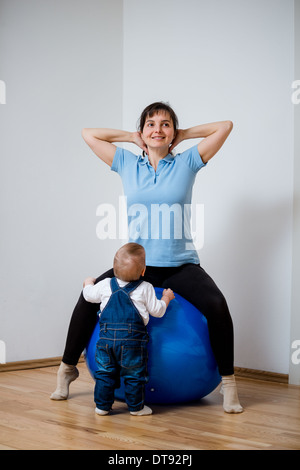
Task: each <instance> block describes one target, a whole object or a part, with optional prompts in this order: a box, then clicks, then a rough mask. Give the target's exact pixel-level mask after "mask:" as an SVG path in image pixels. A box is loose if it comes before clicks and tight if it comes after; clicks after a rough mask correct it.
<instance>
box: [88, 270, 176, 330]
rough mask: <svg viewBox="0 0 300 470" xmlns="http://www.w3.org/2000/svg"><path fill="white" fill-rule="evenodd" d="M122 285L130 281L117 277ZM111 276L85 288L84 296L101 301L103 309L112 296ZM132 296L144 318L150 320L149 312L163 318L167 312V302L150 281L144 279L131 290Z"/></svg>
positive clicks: (93, 300) (97, 301) (145, 320)
mask: <svg viewBox="0 0 300 470" xmlns="http://www.w3.org/2000/svg"><path fill="white" fill-rule="evenodd" d="M117 281H118V284H119V286H120V287H124V286H126V284H128V282H125V281H121V279H117ZM111 294H112V292H111V287H110V278H106V279H103V280H102V281H99V282H97V284H95V285H93V284H89V285H87V286H85V287H84V289H83V297H84V298H85V300H86V301H87V302H92V303H95V304H98V303H99V304H100V303H101V311H102V310H103V309H104V307H105V305H106V304H107V302H108V300H109V298H110V296H111ZM129 295H130V298H131V300H132V302H133V303H134V305H135V307H136V308H137V310H138V311H139V313H140V315H141V317H142V318H143V320H144V324H145V325H147V323H148V322H149V314H150V315H152V316H153V317H158V318H161V317H163V316H164V314H165V312H166V308H167V306H166V303H165V301H164V300H159V299H158V298H157V297H156V293H155V290H154V287H153V286H152V284H150V283H149V282H146V281H143V282H142V283H141V284H140V285H139V286H138V287H137V288H136V289H134V291H132V292H130V294H129Z"/></svg>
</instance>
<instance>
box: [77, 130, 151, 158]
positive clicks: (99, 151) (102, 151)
mask: <svg viewBox="0 0 300 470" xmlns="http://www.w3.org/2000/svg"><path fill="white" fill-rule="evenodd" d="M82 137H83V139H84V140H85V142H86V143H87V144H88V145H89V147H90V148H91V149H92V150H93V152H94V153H95V154H96V155H97V157H99V158H100V159H101V160H103V161H104V162H105V163H107V164H108V165H109V166H111V165H112V162H113V159H114V156H115V153H116V148H117V147H116V146H115V145H113V142H130V143H133V144H136V145H138V146H139V147H140V148H141V149H142V150H147V147H146V145H145V143H144V141H143V139H142V138H141V135H140V133H139V132H127V131H121V130H117V129H83V130H82Z"/></svg>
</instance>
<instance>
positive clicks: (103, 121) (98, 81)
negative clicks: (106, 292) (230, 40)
mask: <svg viewBox="0 0 300 470" xmlns="http://www.w3.org/2000/svg"><path fill="white" fill-rule="evenodd" d="M0 56H1V68H0V75H1V76H0V78H1V80H3V81H4V82H5V84H6V104H5V105H1V107H0V119H1V123H0V132H1V138H0V155H1V159H0V165H1V169H0V194H1V197H0V200H1V202H0V208H1V212H0V214H1V216H0V217H1V218H0V220H1V222H0V223H1V248H0V250H1V252H0V259H1V262H0V269H1V274H0V276H1V278H0V285H1V296H0V340H1V341H4V342H5V345H6V361H7V362H11V361H20V360H27V359H38V358H44V357H53V356H60V355H61V354H62V352H63V348H64V343H65V338H66V332H67V327H68V324H69V319H70V316H71V313H72V310H73V308H74V305H75V303H76V302H77V298H78V295H79V293H80V290H81V288H82V281H83V279H84V278H85V277H86V276H87V275H98V274H100V273H101V272H103V271H104V270H105V269H108V268H109V267H111V252H113V251H114V248H115V245H116V243H117V242H116V241H111V242H109V241H107V242H100V240H98V239H97V237H96V224H97V217H96V208H97V206H98V204H100V203H101V202H104V200H105V202H106V201H107V202H114V201H115V200H117V197H116V196H115V192H116V190H114V188H113V184H115V185H116V187H117V188H118V181H116V179H115V178H113V175H112V173H111V172H110V170H109V168H108V167H106V166H105V165H104V164H101V162H99V160H98V159H97V158H96V157H95V156H94V155H93V154H92V152H91V151H90V150H89V148H88V147H87V146H86V144H85V143H84V142H83V140H82V137H81V129H82V128H83V127H93V126H95V127H96V126H99V127H101V126H103V127H104V126H111V127H114V126H115V127H121V126H122V122H121V119H122V118H121V115H122V1H121V0H114V2H111V1H110V0H85V1H84V2H82V1H81V0H63V1H57V0H55V1H53V2H51V1H47V0H26V2H24V1H19V0H2V1H1V3H0Z"/></svg>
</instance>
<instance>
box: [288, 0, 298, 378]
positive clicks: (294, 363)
mask: <svg viewBox="0 0 300 470" xmlns="http://www.w3.org/2000/svg"><path fill="white" fill-rule="evenodd" d="M294 16H295V18H294V20H295V51H294V52H295V75H294V78H295V80H300V1H299V0H295V12H294ZM297 85H298V83H297ZM299 91H300V89H299V86H297V90H295V92H296V96H293V98H294V99H296V101H295V103H294V206H293V209H294V224H293V266H292V309H291V361H290V370H289V381H290V383H292V384H295V385H300V315H299V312H300V292H299V279H300V204H299V202H300V160H299V155H300V134H299V129H300V93H299ZM294 99H293V101H294Z"/></svg>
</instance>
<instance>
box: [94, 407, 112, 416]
mask: <svg viewBox="0 0 300 470" xmlns="http://www.w3.org/2000/svg"><path fill="white" fill-rule="evenodd" d="M95 413H97V415H100V416H105V415H108V414H109V411H107V410H100V408H95Z"/></svg>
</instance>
